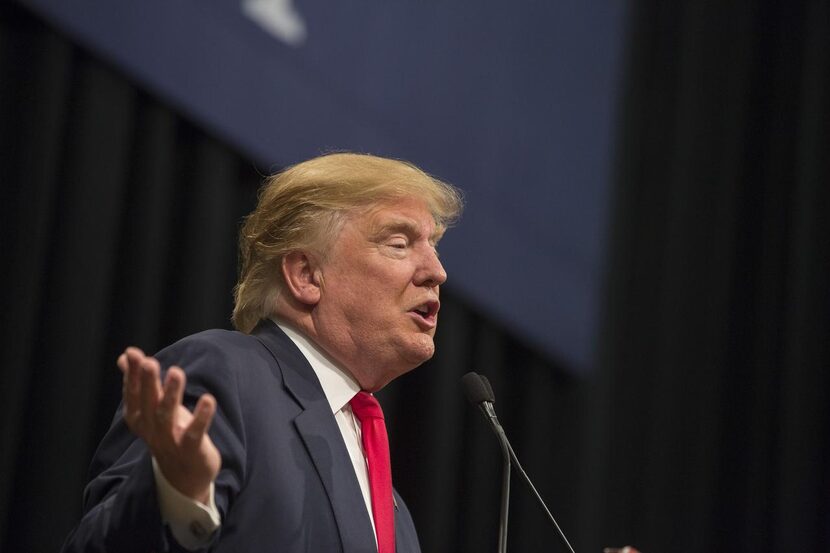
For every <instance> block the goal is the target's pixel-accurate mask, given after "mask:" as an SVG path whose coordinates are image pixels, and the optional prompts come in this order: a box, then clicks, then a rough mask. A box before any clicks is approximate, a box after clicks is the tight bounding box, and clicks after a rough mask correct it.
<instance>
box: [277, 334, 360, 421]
mask: <svg viewBox="0 0 830 553" xmlns="http://www.w3.org/2000/svg"><path fill="white" fill-rule="evenodd" d="M273 321H274V323H276V325H277V326H278V327H280V329H281V330H282V331H283V332H285V334H286V335H287V336H288V337H289V338H290V339H291V341H292V342H294V345H296V346H297V348H298V349H299V350H300V352H301V353H302V354H303V357H305V358H306V360H308V363H309V365H311V368H312V369H313V370H314V374H316V375H317V379H318V380H319V381H320V386H322V387H323V393H324V394H325V396H326V399H327V400H328V402H329V405H330V406H331V412H332V413H337V412H338V411H340V410H341V409H343V407H345V406H346V405H348V403H349V401H351V399H352V398H353V397H354V396H355V394H357V393H358V392H359V391H360V385H359V384H358V383H357V382H355V380H354V379H353V378H352V377H351V376H349V374H348V373H347V372H346V371H344V370H343V369H341V368H340V367H338V366H337V364H336V363H335V362H334V361H332V360H331V358H329V357H328V356H327V355H326V354H325V353H324V352H323V351H322V350H321V349H320V348H319V347H317V345H316V344H315V343H314V342H312V341H311V340H310V339H309V338H308V337H307V336H305V335H304V334H302V333H300V332H298V331H297V330H295V329H293V328H292V327H290V326H288V325H287V324H285V323H283V322H282V321H278V320H276V319H273Z"/></svg>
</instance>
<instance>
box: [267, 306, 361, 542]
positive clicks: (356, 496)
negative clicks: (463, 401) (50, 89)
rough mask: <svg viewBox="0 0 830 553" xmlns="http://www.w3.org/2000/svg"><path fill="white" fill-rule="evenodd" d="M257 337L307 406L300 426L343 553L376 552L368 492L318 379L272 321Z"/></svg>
mask: <svg viewBox="0 0 830 553" xmlns="http://www.w3.org/2000/svg"><path fill="white" fill-rule="evenodd" d="M253 334H254V336H255V337H256V338H257V339H259V341H260V342H262V344H263V345H265V347H266V348H268V350H269V351H270V352H271V354H272V355H273V356H274V359H275V360H276V364H277V370H279V371H280V372H281V376H282V380H283V382H284V384H285V387H286V389H287V390H288V391H289V392H290V393H291V395H292V396H293V397H294V399H295V400H296V401H297V403H298V404H299V405H300V406H301V407H302V408H303V411H302V412H301V413H300V414H299V415H298V416H297V417H296V418H295V419H294V426H295V427H296V429H297V432H298V434H299V435H300V437H301V439H302V440H303V443H304V444H305V447H306V449H307V451H308V454H309V456H310V457H311V460H312V462H313V464H314V468H315V470H316V471H317V474H318V476H319V477H320V480H321V481H322V483H323V487H324V488H325V490H326V493H327V494H328V497H329V501H330V503H331V508H332V512H333V513H334V518H335V520H336V521H337V528H338V531H339V532H340V539H341V543H342V544H343V553H367V552H371V553H376V552H377V546H376V541H375V536H374V533H373V532H372V523H371V520H370V519H369V514H368V513H367V512H366V504H365V503H364V501H363V494H362V492H361V491H360V485H359V484H358V482H357V478H356V477H355V474H354V470H353V468H352V461H351V458H350V457H349V453H348V451H347V450H346V444H344V443H343V436H342V434H341V433H340V428H339V427H338V426H337V422H336V421H335V420H334V416H333V415H332V412H331V406H330V405H329V402H328V401H327V400H326V396H325V394H324V393H323V389H322V387H321V386H320V382H319V380H318V379H317V375H316V374H315V373H314V370H313V369H312V368H311V365H309V364H308V361H307V360H306V359H305V357H303V355H302V353H300V350H299V349H297V347H296V346H295V345H294V342H292V341H291V339H290V338H288V336H286V335H285V333H284V332H283V331H282V330H280V328H279V327H278V326H277V325H276V324H274V323H273V322H272V321H268V320H265V321H262V322H260V324H259V326H258V327H257V328H256V330H254V333H253Z"/></svg>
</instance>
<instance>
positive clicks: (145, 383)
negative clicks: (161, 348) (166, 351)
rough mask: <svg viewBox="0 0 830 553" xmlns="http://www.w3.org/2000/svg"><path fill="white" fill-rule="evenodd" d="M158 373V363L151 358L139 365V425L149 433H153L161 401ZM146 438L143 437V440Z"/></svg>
mask: <svg viewBox="0 0 830 553" xmlns="http://www.w3.org/2000/svg"><path fill="white" fill-rule="evenodd" d="M160 373H161V367H160V366H159V362H158V361H156V360H155V359H153V358H152V357H145V358H144V360H143V361H142V363H141V377H140V378H141V390H139V394H140V406H141V424H142V425H146V426H147V430H148V431H150V432H152V431H153V427H154V425H155V416H156V409H157V408H158V404H159V400H160V399H161V393H162V388H161V381H160ZM148 437H149V436H145V438H148Z"/></svg>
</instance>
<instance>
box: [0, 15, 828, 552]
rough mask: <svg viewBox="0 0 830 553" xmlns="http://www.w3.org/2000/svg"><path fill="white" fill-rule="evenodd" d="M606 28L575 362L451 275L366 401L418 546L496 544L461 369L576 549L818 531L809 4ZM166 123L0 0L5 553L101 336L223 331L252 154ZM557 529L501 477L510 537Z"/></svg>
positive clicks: (102, 388)
mask: <svg viewBox="0 0 830 553" xmlns="http://www.w3.org/2000/svg"><path fill="white" fill-rule="evenodd" d="M628 37H629V38H628V45H627V62H626V67H625V74H624V83H625V87H624V88H625V94H624V97H623V98H621V100H620V114H621V116H620V134H619V140H618V156H617V157H618V168H617V174H616V178H615V192H614V206H613V213H612V215H613V216H612V220H611V223H610V225H609V229H610V233H609V251H610V255H609V258H608V261H607V267H608V271H607V279H606V287H605V301H604V306H605V307H604V314H603V321H604V323H603V327H602V333H601V339H600V350H599V353H598V360H599V362H598V366H597V369H596V372H595V373H594V375H593V376H592V377H590V378H584V379H577V378H574V377H570V376H568V375H567V373H566V372H564V371H562V370H561V367H560V365H559V363H558V362H557V361H556V360H550V359H545V358H544V357H542V356H540V355H539V354H538V353H537V352H535V351H533V350H532V349H529V348H528V347H526V346H525V345H524V344H523V342H522V341H521V339H520V338H518V337H515V336H512V335H510V333H509V332H507V331H505V329H504V328H503V327H501V326H500V325H499V324H498V323H496V322H494V321H492V320H490V319H489V318H488V317H486V316H485V315H483V314H482V313H481V312H480V311H479V310H477V309H475V308H474V307H472V306H470V305H469V304H467V303H466V302H465V301H463V298H461V297H460V296H459V295H457V294H456V293H454V290H453V289H452V288H451V287H449V288H448V289H447V290H444V291H443V297H442V300H443V301H442V304H443V305H442V313H441V329H440V331H439V335H438V339H437V340H438V354H437V355H436V357H435V358H434V359H433V360H432V361H430V362H429V363H427V364H426V365H425V366H423V367H421V368H419V369H418V370H416V371H414V372H412V373H410V374H408V375H406V376H404V377H402V378H401V379H399V380H398V381H396V382H395V383H393V384H392V385H391V386H389V387H388V388H387V389H386V390H385V391H384V392H383V398H382V401H383V404H384V408H385V410H386V411H387V418H388V419H389V421H390V436H391V440H392V455H393V466H394V471H395V473H394V478H395V482H396V486H397V487H398V488H399V490H400V491H401V493H402V495H403V496H404V497H405V498H406V499H407V502H408V503H409V505H410V507H411V509H412V511H413V516H414V517H415V521H416V524H417V525H418V527H419V533H420V537H421V542H422V547H423V549H424V551H425V552H431V551H434V552H439V551H483V550H488V549H490V550H492V549H493V548H494V545H495V540H496V533H497V525H496V521H497V516H498V494H499V489H498V488H499V472H500V468H499V462H500V457H499V450H498V447H497V445H496V442H495V440H494V438H493V436H492V435H491V434H490V432H489V430H488V429H487V428H486V427H485V425H484V422H483V421H482V420H480V417H479V415H478V414H477V413H476V412H475V411H474V410H473V409H471V408H470V407H469V406H467V405H466V403H465V401H464V400H463V398H462V395H461V390H460V386H459V385H458V379H459V377H460V376H461V375H462V374H464V373H465V372H466V371H468V370H477V371H478V372H481V373H484V374H487V375H488V376H489V377H490V379H491V381H492V382H493V385H494V388H495V390H496V393H497V396H498V398H499V401H498V408H499V411H500V418H501V419H502V422H503V423H504V426H505V427H506V429H507V431H508V433H509V434H510V436H511V439H512V441H513V445H514V449H516V451H517V453H518V454H519V456H520V458H522V460H523V463H524V465H525V468H526V469H527V471H528V472H529V473H530V474H531V476H532V477H533V478H534V480H535V482H536V485H537V487H538V488H539V489H540V491H541V493H542V494H543V496H544V497H546V498H547V499H548V501H549V503H550V504H551V507H552V510H553V511H554V513H555V514H556V515H557V517H558V518H559V522H560V523H561V525H562V526H563V528H564V529H565V530H566V531H567V532H568V534H569V536H570V538H571V541H572V542H573V544H574V546H575V548H576V549H577V551H585V552H588V551H600V548H601V547H602V546H605V545H622V544H624V543H634V544H636V545H638V546H639V547H640V548H641V549H643V550H644V551H646V553H669V552H673V551H705V550H714V551H753V552H754V551H819V550H821V549H823V548H826V547H827V546H828V545H830V531H828V529H827V528H828V526H829V524H828V523H830V520H828V509H827V507H828V498H829V496H828V493H829V491H830V471H828V468H827V467H828V466H829V465H828V461H830V459H828V457H829V456H830V455H829V454H830V452H829V451H828V445H830V439H828V436H829V435H830V434H828V430H830V429H828V422H830V420H829V419H830V412H828V409H827V407H825V403H826V401H825V396H827V393H826V390H827V389H828V386H827V384H828V383H827V377H826V376H825V374H824V371H823V368H824V367H825V366H827V364H828V360H830V351H828V349H830V348H828V336H830V334H828V330H830V328H829V327H830V302H829V301H828V292H826V291H825V286H824V283H825V282H826V281H828V277H830V266H828V264H830V262H829V261H828V260H830V255H828V254H830V252H828V251H827V250H828V243H830V241H828V240H827V238H826V236H827V230H828V228H827V227H828V223H827V222H826V220H827V219H828V218H827V217H826V216H824V217H823V215H824V213H823V212H824V211H826V210H827V208H828V205H829V204H828V201H827V200H828V193H830V192H828V190H827V186H826V181H827V176H828V162H827V161H826V156H825V155H824V152H825V150H826V149H827V146H826V145H827V144H828V140H827V139H828V138H829V137H828V125H830V116H829V114H828V109H830V71H829V68H830V59H828V58H829V57H830V44H829V43H828V37H830V14H829V13H828V7H827V5H826V4H824V3H820V2H813V3H805V4H793V3H786V4H785V3H784V2H781V3H776V2H767V3H760V4H758V3H756V4H753V5H743V6H740V7H737V6H731V5H724V4H716V3H711V5H707V4H706V3H696V2H677V3H658V2H638V3H636V4H634V5H633V6H632V10H631V20H630V24H629V31H628ZM186 115H187V113H186V110H185V109H183V108H182V107H180V106H171V105H169V104H167V103H165V102H164V101H160V100H159V99H157V98H156V95H155V94H153V91H147V90H144V89H142V88H141V87H139V86H136V85H135V84H134V83H133V80H132V79H131V78H130V76H129V75H126V76H125V75H123V74H122V73H121V72H120V71H119V70H116V69H114V68H113V67H111V66H110V65H109V64H108V63H107V62H106V61H104V60H101V59H99V58H98V56H96V55H94V54H90V53H88V52H87V51H86V50H84V49H83V48H81V47H79V46H77V45H75V44H73V42H72V40H70V39H67V38H66V37H65V36H64V35H63V34H62V33H60V32H57V31H55V30H54V29H53V28H51V27H50V26H49V25H46V24H44V23H43V22H41V21H40V20H39V19H38V18H36V17H33V16H32V15H30V14H29V13H28V12H27V11H25V10H24V9H23V8H20V7H18V6H17V5H15V4H9V3H0V184H1V185H2V187H1V188H0V190H1V191H0V194H2V196H0V198H2V204H0V215H1V216H2V217H1V218H0V256H2V257H0V259H2V273H0V285H2V294H3V298H4V301H3V306H2V310H0V317H2V325H3V326H2V329H3V332H2V334H0V341H1V342H0V362H2V365H0V366H1V367H2V380H0V384H2V388H0V389H2V391H3V394H4V396H3V397H4V401H3V402H0V421H2V422H0V429H2V434H1V435H0V439H2V448H0V475H2V476H0V547H2V548H3V551H10V552H11V551H15V552H17V551H30V552H41V551H43V552H47V551H56V550H57V549H58V548H59V547H60V544H61V543H62V541H63V538H64V537H65V534H66V532H68V530H69V529H70V528H71V526H73V525H74V524H75V523H76V522H77V520H78V517H79V515H80V509H81V492H82V489H83V485H84V481H85V474H86V468H87V466H88V463H89V460H90V457H91V455H92V452H93V451H94V448H95V446H96V444H97V441H98V440H99V439H100V437H101V436H102V435H103V432H104V430H105V429H106V427H107V426H108V424H109V422H110V420H111V419H112V416H113V415H114V414H115V409H116V406H117V403H118V399H119V396H120V375H119V373H118V371H117V369H116V368H115V366H114V359H115V357H116V355H117V353H118V352H119V351H120V350H121V349H122V348H123V347H124V346H125V345H126V344H136V345H139V346H141V347H143V348H145V349H147V350H150V351H152V350H155V349H158V348H159V347H162V346H163V345H166V344H167V343H170V342H172V341H174V340H175V339H177V338H179V337H181V336H184V335H186V334H188V333H191V332H194V331H197V330H201V329H204V328H208V327H228V326H229V320H228V319H229V314H230V310H231V297H230V291H231V288H232V285H233V283H234V281H235V274H236V251H235V241H236V231H237V229H238V225H239V221H240V219H241V217H242V216H243V215H244V214H245V213H246V212H248V211H249V210H250V209H251V207H252V206H253V202H254V199H255V194H256V189H257V187H258V184H259V182H260V180H261V175H263V174H266V173H269V172H271V171H272V170H274V169H276V168H272V167H264V168H263V167H256V166H255V165H254V164H253V163H251V162H249V161H247V160H246V159H245V158H244V156H241V155H239V153H238V152H236V151H235V150H234V149H233V148H232V147H229V146H228V145H227V144H226V143H225V141H224V140H223V139H222V137H221V136H218V135H217V133H215V132H212V131H211V130H210V129H200V128H198V126H197V125H195V124H193V123H192V122H190V121H189V120H188V119H187V116H186ZM276 154H277V155H278V154H279V153H278V152H277V153H276ZM458 184H460V185H462V186H463V185H464V183H458ZM469 209H475V206H474V205H471V206H469ZM461 224H463V221H462V223H461ZM538 293H544V291H539V292H538ZM555 542H556V538H555V537H554V536H553V533H552V531H551V529H550V528H549V526H548V525H547V523H546V521H545V519H544V517H543V515H542V514H541V513H540V511H539V510H538V508H537V507H536V506H535V505H534V504H533V501H532V499H531V498H530V495H529V493H528V492H527V491H526V490H525V489H524V487H523V486H522V484H520V483H519V481H518V480H514V488H513V503H512V506H511V526H510V548H511V550H513V551H557V550H561V548H560V547H559V544H557V543H555Z"/></svg>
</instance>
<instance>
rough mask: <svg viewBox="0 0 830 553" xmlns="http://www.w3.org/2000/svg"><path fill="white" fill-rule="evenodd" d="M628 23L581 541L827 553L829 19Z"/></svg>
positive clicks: (663, 5)
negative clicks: (585, 534)
mask: <svg viewBox="0 0 830 553" xmlns="http://www.w3.org/2000/svg"><path fill="white" fill-rule="evenodd" d="M633 7H634V13H633V14H632V19H631V23H632V24H631V26H630V28H629V31H628V33H629V34H628V36H629V41H628V47H629V55H628V58H629V62H628V67H627V69H626V75H625V97H624V98H622V100H621V106H622V109H621V123H620V128H621V132H620V136H619V140H618V141H617V147H618V170H617V181H616V185H615V200H614V203H615V205H614V208H613V211H614V219H613V221H612V222H611V225H610V229H611V236H610V248H611V249H610V256H609V262H608V273H607V279H606V280H607V294H606V300H605V302H604V305H605V310H606V312H605V316H604V321H605V323H604V329H603V336H602V340H601V354H600V358H601V362H600V371H601V373H600V374H599V375H598V378H597V389H596V392H595V393H594V394H592V397H591V401H592V402H593V404H594V405H595V408H594V410H593V412H594V414H595V415H596V416H595V417H594V418H592V420H591V421H590V424H593V431H592V430H590V429H588V430H586V434H585V436H586V444H587V445H588V446H589V447H591V448H593V453H592V454H591V455H590V457H591V459H592V461H590V463H591V467H592V470H590V471H589V473H590V474H591V479H590V480H589V481H588V482H586V484H585V488H584V489H583V492H582V493H584V494H585V497H586V501H588V502H590V503H591V505H592V506H591V507H586V511H585V512H583V514H582V517H583V518H582V523H583V524H584V525H585V526H584V527H585V528H586V529H590V528H598V529H600V532H601V535H602V537H603V540H604V541H605V542H614V543H621V542H623V541H626V542H632V541H633V542H635V543H637V544H639V545H640V546H641V547H642V548H643V550H644V551H651V552H654V553H657V552H670V551H672V552H674V551H677V552H682V551H782V552H783V551H822V550H825V549H827V547H828V545H830V534H829V532H830V530H828V529H830V514H829V513H828V499H829V498H830V478H828V477H830V469H829V467H830V458H828V453H830V452H828V445H830V418H828V417H829V416H830V410H828V398H830V394H828V391H830V387H828V384H830V382H828V373H827V369H828V364H829V362H830V347H828V345H830V292H828V282H830V215H828V210H830V162H828V159H830V156H828V151H830V150H828V145H830V4H828V3H827V2H746V3H737V2H735V3H732V2H726V3H722V2H696V1H693V0H692V1H683V2H659V1H648V2H636V3H635V4H634V5H633ZM586 531H589V530H586ZM593 540H594V538H593V537H590V539H588V540H587V541H586V543H596V542H595V541H593ZM589 550H590V549H589ZM594 551H597V549H594Z"/></svg>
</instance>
